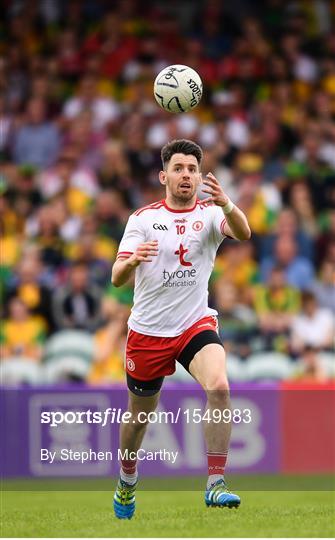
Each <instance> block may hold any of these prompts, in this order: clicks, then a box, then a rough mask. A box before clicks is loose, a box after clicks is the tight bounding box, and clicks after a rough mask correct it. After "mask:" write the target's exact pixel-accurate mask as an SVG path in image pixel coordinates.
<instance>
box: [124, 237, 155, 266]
mask: <svg viewBox="0 0 335 540" xmlns="http://www.w3.org/2000/svg"><path fill="white" fill-rule="evenodd" d="M157 255H158V240H151V241H150V242H143V244H140V245H139V246H137V248H136V251H135V253H133V254H132V255H131V256H130V257H129V259H128V262H129V263H130V264H131V266H138V265H139V264H140V263H141V262H152V257H156V256H157Z"/></svg>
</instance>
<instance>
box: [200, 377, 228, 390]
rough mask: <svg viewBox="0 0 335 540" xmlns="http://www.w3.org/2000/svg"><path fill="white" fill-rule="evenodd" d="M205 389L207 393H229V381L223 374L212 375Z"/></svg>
mask: <svg viewBox="0 0 335 540" xmlns="http://www.w3.org/2000/svg"><path fill="white" fill-rule="evenodd" d="M205 390H206V392H207V393H215V394H218V395H220V394H226V393H229V383H228V379H227V377H226V376H225V375H222V374H219V375H217V376H216V377H213V378H212V379H211V380H210V381H208V383H207V384H206V387H205Z"/></svg>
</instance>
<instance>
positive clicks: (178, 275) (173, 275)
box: [163, 244, 197, 287]
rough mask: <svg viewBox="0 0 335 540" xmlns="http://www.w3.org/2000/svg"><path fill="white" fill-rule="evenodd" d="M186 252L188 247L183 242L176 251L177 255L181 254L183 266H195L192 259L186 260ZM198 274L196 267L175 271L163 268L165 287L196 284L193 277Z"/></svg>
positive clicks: (180, 258) (180, 259) (180, 260)
mask: <svg viewBox="0 0 335 540" xmlns="http://www.w3.org/2000/svg"><path fill="white" fill-rule="evenodd" d="M186 253H188V249H185V248H184V246H183V244H180V245H179V249H178V250H177V251H175V252H174V254H175V255H179V262H180V264H181V265H182V266H193V265H192V263H191V261H185V259H184V255H185V254H186ZM196 274H197V271H196V269H195V268H189V269H185V270H176V271H174V272H169V271H168V270H163V280H164V282H163V287H188V286H191V285H195V284H196V280H195V279H193V278H194V277H195V276H196ZM190 278H192V279H190ZM177 280H178V281H177ZM181 280H183V281H181Z"/></svg>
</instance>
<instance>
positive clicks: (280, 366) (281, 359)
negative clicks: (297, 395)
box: [245, 352, 295, 381]
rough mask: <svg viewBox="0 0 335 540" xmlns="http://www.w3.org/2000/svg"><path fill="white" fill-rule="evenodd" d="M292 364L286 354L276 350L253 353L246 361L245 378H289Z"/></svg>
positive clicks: (252, 379)
mask: <svg viewBox="0 0 335 540" xmlns="http://www.w3.org/2000/svg"><path fill="white" fill-rule="evenodd" d="M294 369H295V368H294V365H293V364H292V363H291V361H290V359H289V357H288V356H286V355H285V354H282V353H278V352H266V353H255V354H252V355H251V356H249V358H248V360H247V363H246V368H245V370H246V379H247V380H249V381H260V380H262V381H269V380H270V381H276V380H284V379H289V378H290V377H291V376H292V374H293V372H294Z"/></svg>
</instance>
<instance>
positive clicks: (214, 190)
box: [201, 172, 229, 206]
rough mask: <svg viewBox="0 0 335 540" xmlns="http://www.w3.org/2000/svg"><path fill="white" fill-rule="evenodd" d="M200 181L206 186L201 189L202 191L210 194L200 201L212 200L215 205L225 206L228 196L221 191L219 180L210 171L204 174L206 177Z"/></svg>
mask: <svg viewBox="0 0 335 540" xmlns="http://www.w3.org/2000/svg"><path fill="white" fill-rule="evenodd" d="M202 183H203V184H205V186H207V188H206V189H202V191H203V192H204V193H208V194H210V197H207V199H204V200H202V201H201V202H202V203H204V202H212V203H214V204H216V205H217V206H225V205H226V204H227V203H228V202H229V197H228V196H227V195H226V194H225V192H224V191H223V189H222V186H221V184H220V182H219V181H218V180H217V178H215V176H214V174H212V173H211V172H209V173H208V174H206V178H205V179H203V181H202Z"/></svg>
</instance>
